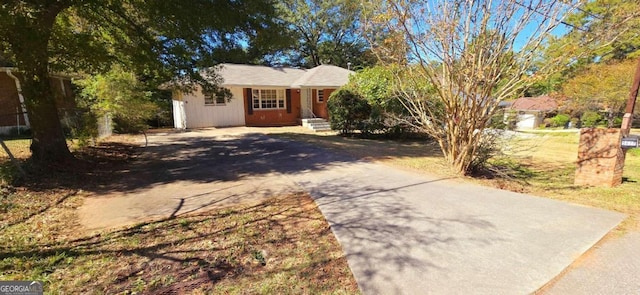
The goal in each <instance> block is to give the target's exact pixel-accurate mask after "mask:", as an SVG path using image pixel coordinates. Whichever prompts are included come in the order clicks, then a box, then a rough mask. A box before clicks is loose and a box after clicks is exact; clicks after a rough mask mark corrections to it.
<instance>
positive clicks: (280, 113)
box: [173, 64, 353, 129]
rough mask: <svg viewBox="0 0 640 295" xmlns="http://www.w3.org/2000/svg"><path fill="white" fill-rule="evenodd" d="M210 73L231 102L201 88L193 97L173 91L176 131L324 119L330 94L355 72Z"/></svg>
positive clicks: (244, 68)
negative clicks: (227, 91) (215, 76)
mask: <svg viewBox="0 0 640 295" xmlns="http://www.w3.org/2000/svg"><path fill="white" fill-rule="evenodd" d="M212 70H215V71H216V73H217V75H219V77H220V78H221V81H222V82H221V86H222V87H225V88H227V89H229V90H230V91H231V94H232V98H231V99H230V100H227V99H225V97H215V95H211V94H207V93H203V91H202V88H201V87H196V89H195V90H194V91H193V92H191V93H187V92H180V91H175V92H174V94H173V118H174V125H175V128H179V129H185V128H201V127H223V126H287V125H298V124H300V122H301V120H302V119H305V118H324V119H328V118H329V114H328V112H327V99H328V98H329V95H331V93H332V92H333V91H334V90H336V89H338V88H340V87H341V86H342V85H344V84H346V83H347V82H348V81H349V75H351V74H352V73H353V71H350V70H347V69H344V68H341V67H337V66H332V65H320V66H317V67H315V68H312V69H297V68H287V67H266V66H257V65H241V64H221V65H219V66H217V67H215V68H212ZM203 75H206V74H203ZM205 78H206V77H205Z"/></svg>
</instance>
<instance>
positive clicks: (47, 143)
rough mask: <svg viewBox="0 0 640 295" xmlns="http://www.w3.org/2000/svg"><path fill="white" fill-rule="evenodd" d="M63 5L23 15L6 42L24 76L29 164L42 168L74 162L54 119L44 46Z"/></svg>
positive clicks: (54, 110)
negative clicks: (29, 143)
mask: <svg viewBox="0 0 640 295" xmlns="http://www.w3.org/2000/svg"><path fill="white" fill-rule="evenodd" d="M65 7H66V6H65V4H61V2H55V1H52V2H50V3H48V5H44V7H42V9H41V10H40V11H38V13H37V15H36V16H35V17H34V16H26V17H25V16H23V18H22V19H20V20H18V21H16V22H15V23H14V28H12V29H13V31H14V32H15V33H14V34H13V35H12V36H11V38H10V40H9V42H10V43H11V46H12V49H13V52H15V53H16V62H17V65H18V68H19V69H20V71H22V73H23V75H24V87H23V93H24V97H25V104H26V108H27V113H28V114H29V119H30V122H31V131H32V134H33V141H32V143H31V152H32V156H31V157H32V159H33V161H34V162H35V163H36V164H38V165H40V166H46V165H49V164H55V163H65V162H68V161H71V160H73V159H74V157H73V156H72V155H71V153H70V152H69V148H68V147H67V143H66V140H65V137H64V133H63V131H62V125H61V123H60V118H59V116H58V108H57V106H56V102H55V97H54V93H53V89H52V88H51V84H50V82H49V66H48V65H49V54H48V44H49V39H50V36H51V30H52V28H53V24H54V22H55V19H56V17H57V15H58V14H59V13H60V12H61V11H62V10H63V9H64V8H65Z"/></svg>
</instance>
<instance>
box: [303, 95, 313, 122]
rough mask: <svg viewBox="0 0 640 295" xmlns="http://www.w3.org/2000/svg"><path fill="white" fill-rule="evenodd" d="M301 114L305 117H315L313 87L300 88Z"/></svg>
mask: <svg viewBox="0 0 640 295" xmlns="http://www.w3.org/2000/svg"><path fill="white" fill-rule="evenodd" d="M300 98H301V99H300V104H301V107H300V116H302V118H303V119H307V118H313V117H314V115H313V95H312V93H311V88H303V89H301V90H300Z"/></svg>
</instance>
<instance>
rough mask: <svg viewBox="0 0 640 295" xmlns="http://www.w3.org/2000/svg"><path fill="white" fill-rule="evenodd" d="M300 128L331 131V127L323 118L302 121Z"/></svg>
mask: <svg viewBox="0 0 640 295" xmlns="http://www.w3.org/2000/svg"><path fill="white" fill-rule="evenodd" d="M302 126H303V127H307V128H309V129H311V130H313V131H316V132H320V131H331V125H330V124H329V122H327V120H325V119H323V118H310V119H302Z"/></svg>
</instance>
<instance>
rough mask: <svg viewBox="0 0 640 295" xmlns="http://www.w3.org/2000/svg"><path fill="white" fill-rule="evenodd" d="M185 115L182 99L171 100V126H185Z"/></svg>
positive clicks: (180, 127)
mask: <svg viewBox="0 0 640 295" xmlns="http://www.w3.org/2000/svg"><path fill="white" fill-rule="evenodd" d="M186 117H187V115H186V114H185V112H184V101H180V100H175V99H174V100H173V127H175V128H177V129H185V128H187V118H186Z"/></svg>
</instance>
